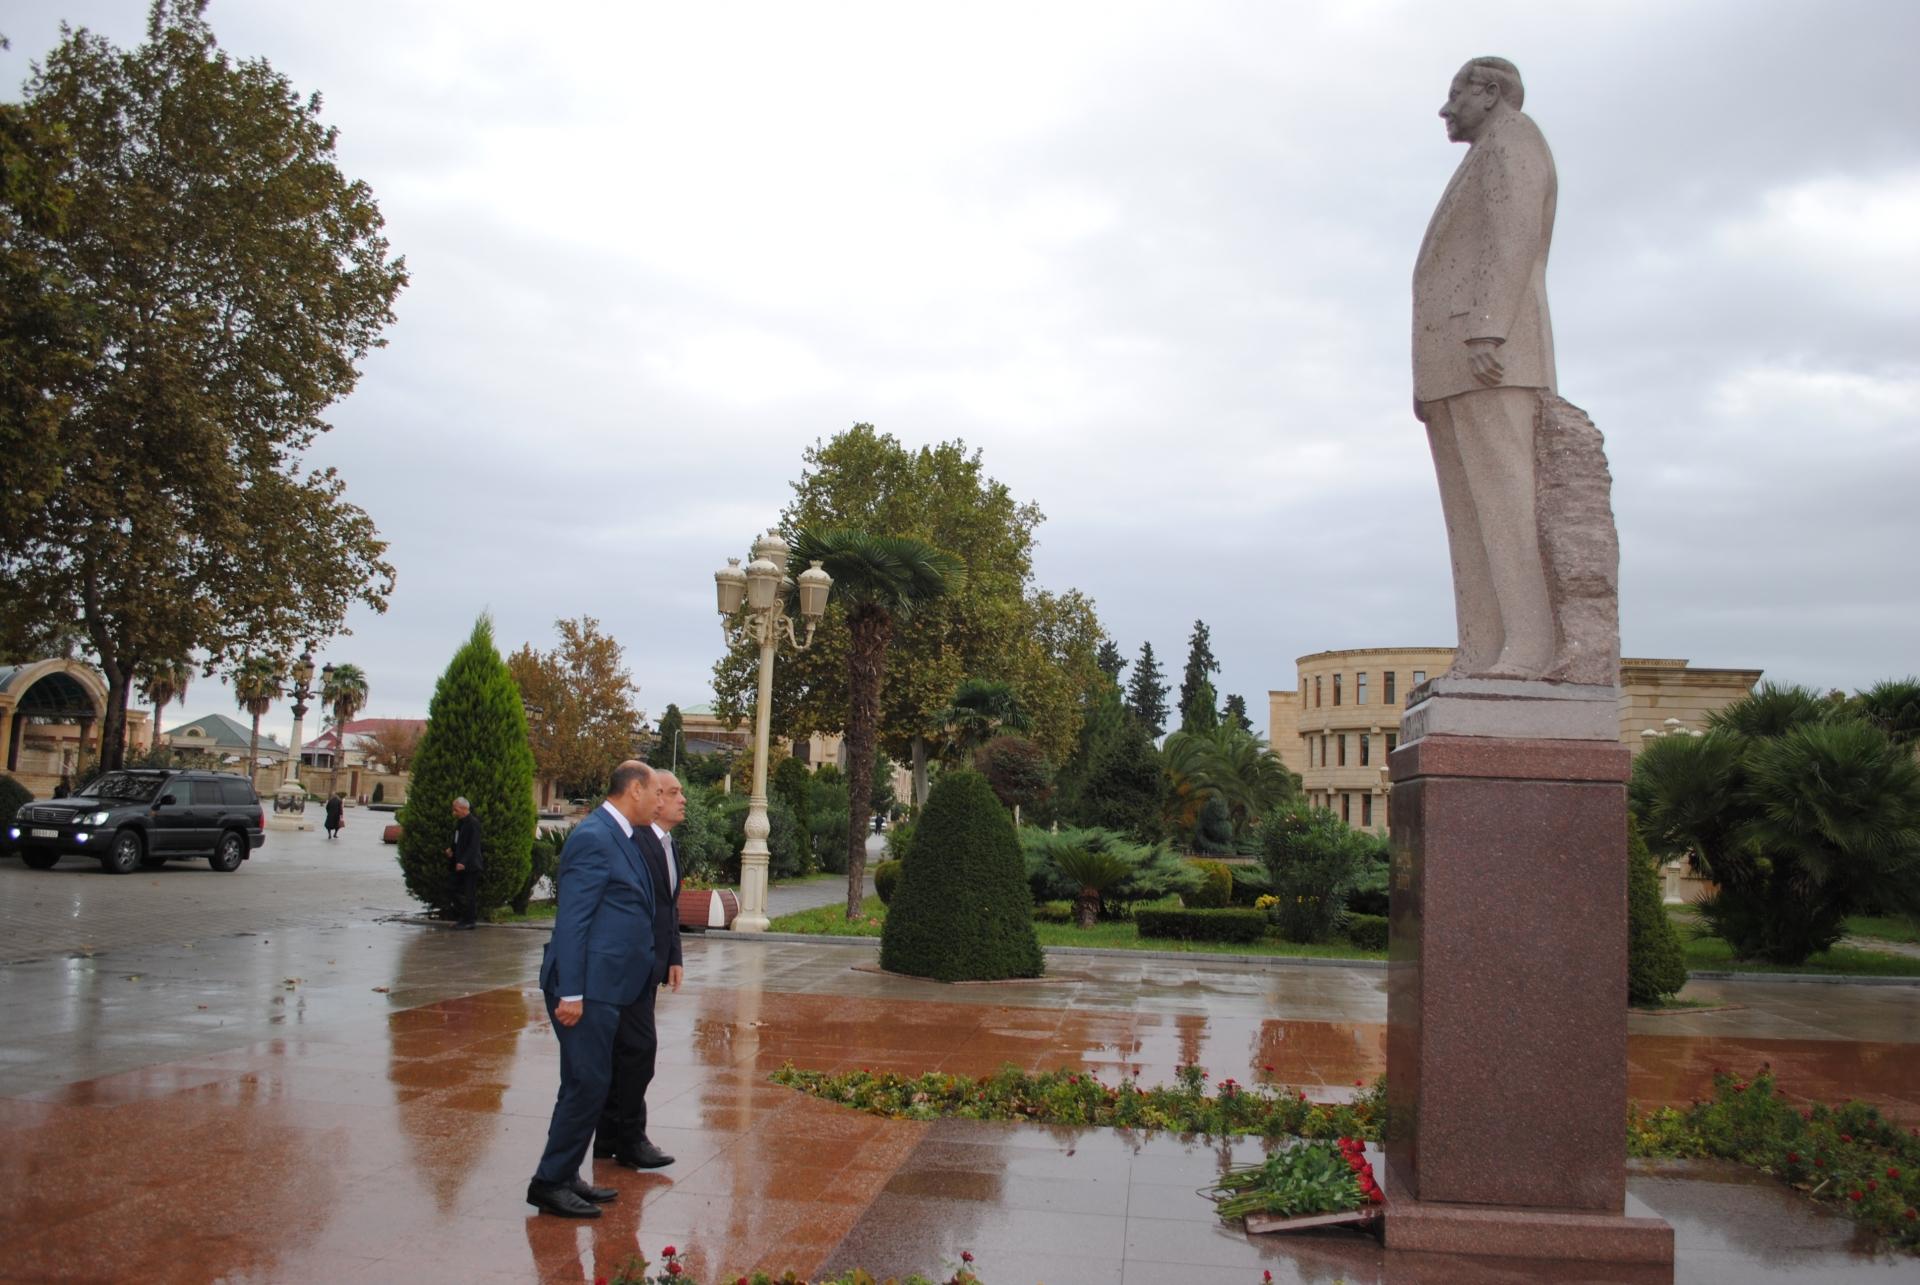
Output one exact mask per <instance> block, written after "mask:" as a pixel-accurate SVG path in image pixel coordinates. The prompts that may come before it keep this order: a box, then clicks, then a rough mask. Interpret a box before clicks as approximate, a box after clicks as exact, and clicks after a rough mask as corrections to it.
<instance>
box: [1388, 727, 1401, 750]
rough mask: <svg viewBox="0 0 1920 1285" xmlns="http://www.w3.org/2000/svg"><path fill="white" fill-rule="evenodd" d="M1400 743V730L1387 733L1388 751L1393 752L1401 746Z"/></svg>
mask: <svg viewBox="0 0 1920 1285" xmlns="http://www.w3.org/2000/svg"><path fill="white" fill-rule="evenodd" d="M1399 744H1400V734H1399V733H1398V732H1388V733H1387V753H1388V754H1392V753H1393V751H1394V750H1395V749H1396V748H1398V747H1399Z"/></svg>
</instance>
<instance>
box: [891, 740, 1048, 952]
mask: <svg viewBox="0 0 1920 1285" xmlns="http://www.w3.org/2000/svg"><path fill="white" fill-rule="evenodd" d="M907 864H911V865H912V866H913V877H912V878H910V879H909V878H905V877H902V879H901V880H900V884H899V887H898V888H896V889H895V890H894V891H895V902H894V904H893V905H892V906H890V907H889V908H888V911H887V922H886V926H885V927H884V928H883V929H882V930H881V934H880V966H881V967H882V968H885V969H888V970H889V971H891V972H896V973H909V974H912V975H913V976H915V977H931V978H934V979H936V980H938V981H944V982H957V981H986V980H992V979H998V978H1004V977H1038V976H1039V975H1040V972H1041V970H1042V969H1043V968H1044V967H1045V966H1046V960H1045V957H1044V956H1043V955H1042V954H1041V953H1040V941H1039V939H1038V938H1037V937H1036V936H1035V935H1034V931H1033V898H1032V897H1031V896H1030V895H1029V894H1028V892H1027V879H1026V863H1025V861H1024V860H1023V858H1022V857H1021V855H1020V841H1019V840H1018V839H1016V838H1015V837H1014V833H1013V818H1012V817H1011V816H1010V815H1008V813H1007V810H1006V809H1005V808H1003V807H1001V806H1000V800H999V799H998V798H996V797H995V796H994V793H993V789H992V787H990V786H989V785H988V784H987V778H986V777H984V776H981V775H980V774H979V773H978V772H948V773H945V774H943V775H942V776H941V778H940V783H939V784H938V785H936V786H934V787H933V793H932V794H930V795H929V796H928V798H927V806H926V809H925V810H924V811H923V812H922V813H921V814H920V820H919V822H918V823H917V825H916V827H915V830H914V835H913V846H912V848H911V850H910V852H909V855H908V858H907ZM902 869H903V876H904V866H903V868H902Z"/></svg>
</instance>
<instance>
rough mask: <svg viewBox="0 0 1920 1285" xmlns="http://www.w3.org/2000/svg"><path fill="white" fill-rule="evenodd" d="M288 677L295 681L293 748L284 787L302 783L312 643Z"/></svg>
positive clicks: (289, 752) (290, 751)
mask: <svg viewBox="0 0 1920 1285" xmlns="http://www.w3.org/2000/svg"><path fill="white" fill-rule="evenodd" d="M325 673H326V674H331V673H333V666H332V665H328V666H327V668H326V670H325ZM288 677H290V678H292V679H293V687H292V690H290V691H289V692H288V693H287V695H289V696H291V697H293V746H292V748H291V749H290V750H288V752H287V771H286V775H284V776H282V777H281V778H280V780H281V783H282V784H283V785H298V784H299V783H300V740H301V736H302V734H303V733H304V732H305V731H306V728H305V727H304V726H303V724H304V723H305V722H306V718H307V698H308V697H309V696H312V695H313V686H312V683H313V644H312V643H308V644H307V649H306V650H305V651H303V652H301V653H300V659H298V660H296V661H294V662H293V669H292V670H291V671H290V672H289V674H288Z"/></svg>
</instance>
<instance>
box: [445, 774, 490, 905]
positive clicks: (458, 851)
mask: <svg viewBox="0 0 1920 1285" xmlns="http://www.w3.org/2000/svg"><path fill="white" fill-rule="evenodd" d="M447 860H448V861H450V862H452V863H453V906H454V909H455V910H456V911H458V912H459V915H460V920H459V922H458V923H456V924H455V925H454V927H455V928H471V927H473V924H474V920H476V919H478V918H479V917H480V871H481V869H482V867H483V865H484V862H485V856H484V854H483V853H482V852H481V847H480V818H479V817H477V816H475V815H474V814H473V805H472V804H470V803H468V802H467V801H466V800H465V799H455V800H454V801H453V846H452V847H451V848H448V849H447Z"/></svg>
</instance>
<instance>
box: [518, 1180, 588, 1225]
mask: <svg viewBox="0 0 1920 1285" xmlns="http://www.w3.org/2000/svg"><path fill="white" fill-rule="evenodd" d="M574 1181H575V1182H578V1181H579V1179H577V1178H576V1179H574ZM527 1203H528V1204H529V1205H532V1206H534V1207H535V1208H537V1209H539V1210H540V1212H541V1213H543V1214H558V1215H560V1217H562V1218H598V1217H599V1216H600V1206H598V1205H596V1204H594V1203H593V1202H591V1201H588V1200H582V1199H581V1198H580V1197H579V1196H577V1195H575V1194H574V1190H573V1187H572V1186H571V1185H569V1184H568V1183H564V1182H562V1183H544V1182H537V1181H536V1182H530V1183H528V1184H527Z"/></svg>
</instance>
